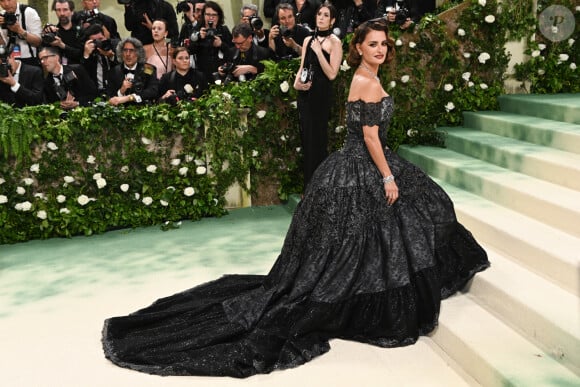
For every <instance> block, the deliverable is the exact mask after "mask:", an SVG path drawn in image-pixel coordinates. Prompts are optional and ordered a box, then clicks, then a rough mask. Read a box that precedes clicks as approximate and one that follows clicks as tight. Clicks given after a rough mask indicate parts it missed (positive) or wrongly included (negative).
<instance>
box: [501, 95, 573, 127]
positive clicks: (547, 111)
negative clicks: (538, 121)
mask: <svg viewBox="0 0 580 387" xmlns="http://www.w3.org/2000/svg"><path fill="white" fill-rule="evenodd" d="M498 102H499V105H500V108H501V110H502V111H505V112H512V113H517V114H522V115H528V116H532V117H542V118H548V119H550V120H557V121H562V122H569V123H575V124H580V98H579V97H578V94H509V95H507V94H506V95H502V96H500V97H499V98H498Z"/></svg>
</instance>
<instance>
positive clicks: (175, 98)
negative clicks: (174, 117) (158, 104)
mask: <svg viewBox="0 0 580 387" xmlns="http://www.w3.org/2000/svg"><path fill="white" fill-rule="evenodd" d="M194 91H195V89H194V88H193V86H191V85H190V84H189V83H188V84H186V85H185V86H183V90H177V91H176V92H175V93H173V94H171V95H170V96H169V97H167V99H166V100H165V101H166V102H167V103H168V104H170V105H176V104H177V102H179V101H186V102H192V101H194V100H195V98H194V97H193V92H194Z"/></svg>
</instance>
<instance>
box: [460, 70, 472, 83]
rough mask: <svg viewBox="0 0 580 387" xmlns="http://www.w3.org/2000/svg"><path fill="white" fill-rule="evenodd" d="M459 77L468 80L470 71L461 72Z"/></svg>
mask: <svg viewBox="0 0 580 387" xmlns="http://www.w3.org/2000/svg"><path fill="white" fill-rule="evenodd" d="M461 78H463V79H464V80H465V81H466V82H467V81H469V78H471V73H470V72H469V71H467V72H465V73H463V74H461Z"/></svg>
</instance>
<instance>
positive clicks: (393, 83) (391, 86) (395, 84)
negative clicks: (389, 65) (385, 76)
mask: <svg viewBox="0 0 580 387" xmlns="http://www.w3.org/2000/svg"><path fill="white" fill-rule="evenodd" d="M395 86H397V82H395V81H391V82H389V88H390V89H394V88H395Z"/></svg>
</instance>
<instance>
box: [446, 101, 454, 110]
mask: <svg viewBox="0 0 580 387" xmlns="http://www.w3.org/2000/svg"><path fill="white" fill-rule="evenodd" d="M453 109H455V105H454V104H453V102H447V105H445V110H447V111H448V112H450V111H451V110H453Z"/></svg>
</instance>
